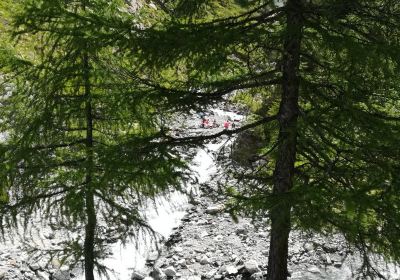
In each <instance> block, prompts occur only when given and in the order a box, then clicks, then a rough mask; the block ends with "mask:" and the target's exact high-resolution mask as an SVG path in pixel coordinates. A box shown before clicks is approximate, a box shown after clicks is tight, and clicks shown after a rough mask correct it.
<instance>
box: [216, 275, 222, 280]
mask: <svg viewBox="0 0 400 280" xmlns="http://www.w3.org/2000/svg"><path fill="white" fill-rule="evenodd" d="M214 279H215V280H220V279H222V275H221V274H215V275H214Z"/></svg>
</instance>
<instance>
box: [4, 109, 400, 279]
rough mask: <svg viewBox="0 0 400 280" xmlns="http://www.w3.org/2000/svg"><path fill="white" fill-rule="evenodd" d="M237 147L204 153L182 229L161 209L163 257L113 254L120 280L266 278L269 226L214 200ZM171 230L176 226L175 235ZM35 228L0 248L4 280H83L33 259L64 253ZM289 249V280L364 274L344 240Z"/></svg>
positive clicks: (57, 239) (387, 272)
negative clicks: (225, 154) (38, 251)
mask: <svg viewBox="0 0 400 280" xmlns="http://www.w3.org/2000/svg"><path fill="white" fill-rule="evenodd" d="M232 111H233V109H232V108H228V109H227V110H220V109H218V108H214V109H213V110H210V111H208V116H209V118H211V119H216V120H217V122H218V123H219V124H221V123H222V122H223V121H224V120H226V119H227V118H228V117H230V118H231V119H234V118H237V117H238V115H237V114H235V113H233V112H232ZM177 123H178V124H179V126H177V127H176V130H175V131H173V133H174V134H175V136H179V135H188V134H189V135H199V134H211V133H215V132H218V131H220V130H221V129H222V128H221V127H217V128H210V129H208V128H199V125H200V119H199V118H198V116H197V115H196V114H195V113H193V115H192V116H191V117H190V118H186V117H184V116H181V117H179V118H178V120H177ZM230 143H232V139H228V138H224V137H222V138H221V139H219V140H217V141H213V142H212V143H208V144H207V145H205V146H204V149H200V150H198V151H197V155H196V157H197V159H196V157H195V159H194V162H196V161H197V164H198V165H199V167H198V168H197V169H196V168H194V170H196V172H198V173H199V174H198V176H197V179H198V184H196V186H192V187H194V188H193V189H192V190H193V191H192V195H193V197H192V198H191V199H190V200H189V201H190V204H187V202H185V203H186V204H185V206H182V205H181V206H180V207H178V209H177V211H178V212H179V213H182V215H181V216H180V217H182V216H183V215H184V216H183V217H182V218H180V222H178V223H176V221H173V222H172V220H171V219H169V216H173V215H175V214H176V213H172V212H167V210H166V208H163V207H161V208H160V209H158V212H159V213H160V214H161V215H155V219H154V223H153V226H155V227H156V228H157V227H158V228H159V231H161V232H162V231H163V230H165V231H164V232H162V234H163V235H165V236H166V235H169V239H168V240H167V241H166V242H165V244H164V245H163V246H162V247H161V251H160V252H156V251H152V252H146V254H145V255H146V256H147V257H145V256H144V255H139V256H137V255H136V257H139V258H141V259H140V260H135V256H134V255H135V254H136V253H135V252H133V253H132V252H131V251H132V250H133V251H134V250H135V245H134V244H128V248H123V249H121V250H123V251H124V253H121V252H122V251H118V252H116V251H115V250H114V251H113V253H114V256H113V258H114V259H113V260H109V261H108V262H107V263H106V265H109V266H111V268H114V269H116V270H120V271H117V272H119V274H116V275H117V276H114V277H113V279H116V280H120V279H130V278H131V279H136V280H138V279H144V278H146V280H153V279H154V280H160V279H163V280H164V279H174V280H175V279H176V280H201V279H203V280H204V279H210V280H214V279H215V280H220V279H238V280H241V279H244V280H245V279H251V280H261V279H263V278H264V276H265V273H266V269H267V260H268V249H269V226H268V220H261V221H256V222H255V223H254V221H252V220H251V219H250V218H246V217H240V218H239V220H238V222H234V221H233V220H232V218H231V217H230V216H229V214H228V213H226V212H225V211H224V202H225V198H224V197H223V196H218V195H216V196H210V195H209V194H210V193H211V192H215V190H216V189H217V179H216V178H215V177H214V176H213V175H218V176H221V174H222V173H223V168H222V166H219V164H218V161H217V158H218V153H219V150H220V149H221V148H223V147H227V146H229V145H230ZM179 199H182V197H180V198H179ZM171 211H173V210H171ZM182 211H186V212H182ZM185 213H186V214H185ZM179 215H180V214H179ZM179 215H178V216H177V215H175V216H174V217H179ZM174 219H175V218H174ZM166 223H167V224H169V225H168V230H166V228H167V227H166V226H165V224H166ZM174 225H178V226H176V227H175V228H174V230H173V231H172V233H171V232H170V228H172V227H173V226H174ZM32 226H33V227H36V229H35V230H34V232H36V234H33V235H28V236H26V235H25V236H24V234H23V233H21V236H20V237H17V236H8V238H6V240H5V242H2V243H1V244H0V252H1V253H0V280H1V279H2V280H9V279H18V280H22V279H24V280H25V279H26V280H33V279H39V280H47V279H52V280H69V279H80V278H81V277H82V276H81V271H79V269H75V270H71V269H70V267H68V266H66V265H62V264H61V263H60V261H59V260H57V259H54V260H52V261H48V258H43V259H42V260H39V261H38V260H35V259H32V258H31V257H30V255H29V254H28V251H29V250H30V248H31V247H32V245H34V246H35V247H37V248H42V249H43V250H47V249H60V248H62V245H63V244H62V241H63V239H65V236H64V235H65V232H64V231H54V230H52V229H51V227H46V226H42V224H41V221H40V217H38V218H37V223H32ZM116 245H118V244H116ZM114 247H116V246H114ZM289 248H290V249H289V250H290V251H289V255H290V259H289V272H290V275H291V277H290V279H299V280H300V279H302V280H303V279H304V280H307V279H310V280H314V279H331V280H334V279H335V280H336V279H338V280H340V279H343V280H345V279H356V277H357V269H358V268H359V267H360V266H361V259H360V257H359V256H358V254H356V253H353V252H354V250H353V249H352V248H349V247H348V246H347V245H346V242H345V240H344V238H343V237H342V236H341V235H330V236H322V235H315V234H309V233H305V232H302V231H299V230H293V231H292V232H291V235H290V244H289ZM128 249H129V250H128ZM130 249H132V250H130ZM118 254H120V255H119V256H118ZM145 258H147V266H146V267H145V266H144V261H145ZM110 259H111V258H110ZM376 261H377V263H378V266H379V268H380V271H381V272H382V274H384V276H386V277H387V279H400V272H399V271H397V269H396V266H394V265H387V266H385V265H384V264H383V262H382V261H381V260H380V259H379V258H377V259H376ZM360 279H364V278H362V277H361V278H360Z"/></svg>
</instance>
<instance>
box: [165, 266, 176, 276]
mask: <svg viewBox="0 0 400 280" xmlns="http://www.w3.org/2000/svg"><path fill="white" fill-rule="evenodd" d="M164 273H165V275H167V276H168V277H174V276H175V275H176V270H175V268H174V267H173V266H169V267H167V268H166V269H164Z"/></svg>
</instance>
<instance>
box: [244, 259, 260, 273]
mask: <svg viewBox="0 0 400 280" xmlns="http://www.w3.org/2000/svg"><path fill="white" fill-rule="evenodd" d="M244 268H245V269H246V271H247V272H248V273H250V274H253V273H256V272H260V271H261V270H260V268H259V267H258V263H257V262H256V261H255V260H248V261H246V262H245V263H244Z"/></svg>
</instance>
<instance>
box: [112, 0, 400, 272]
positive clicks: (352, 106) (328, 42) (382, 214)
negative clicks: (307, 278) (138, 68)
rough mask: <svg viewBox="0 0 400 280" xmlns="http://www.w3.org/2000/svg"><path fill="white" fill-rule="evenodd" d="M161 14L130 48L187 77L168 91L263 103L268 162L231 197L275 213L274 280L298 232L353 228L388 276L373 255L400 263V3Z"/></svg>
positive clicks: (298, 2)
mask: <svg viewBox="0 0 400 280" xmlns="http://www.w3.org/2000/svg"><path fill="white" fill-rule="evenodd" d="M161 8H162V9H160V11H162V12H161V13H162V16H160V17H159V18H160V19H161V20H159V21H157V20H154V17H153V22H154V24H152V22H151V21H150V24H149V25H148V28H147V29H146V30H145V31H144V32H142V33H140V34H138V35H139V36H140V38H141V40H140V41H139V42H140V43H139V44H132V42H130V41H129V40H125V39H121V40H119V41H118V44H119V45H120V46H122V47H127V48H133V49H137V50H138V51H141V53H142V54H144V55H143V56H142V59H143V65H145V66H147V69H154V68H155V69H179V71H180V73H181V76H175V77H174V79H173V80H170V81H169V83H168V85H169V88H170V90H169V91H168V90H166V92H165V93H166V94H171V95H173V94H174V95H176V96H180V97H181V98H182V99H183V100H190V99H191V100H192V103H196V102H197V101H202V102H204V100H207V99H208V100H209V101H210V102H211V101H212V100H215V99H218V98H220V97H222V96H224V95H226V94H229V93H236V94H238V96H242V97H246V98H247V99H248V97H249V96H250V98H251V97H254V98H259V99H261V100H262V103H263V104H262V106H261V107H260V108H259V110H258V111H257V115H256V116H255V117H259V116H261V117H262V118H261V121H259V122H256V123H257V124H261V125H262V124H264V131H265V135H264V136H265V148H264V149H263V151H262V152H261V158H262V161H261V162H263V164H262V165H260V166H259V167H258V168H257V169H256V171H255V173H254V172H252V173H251V174H245V175H246V176H242V178H245V179H244V180H243V181H242V182H243V183H245V184H244V186H245V188H243V187H239V188H238V191H239V193H238V192H237V191H235V190H230V191H231V193H234V197H235V198H236V202H237V204H235V206H233V210H238V209H247V210H251V212H252V213H253V214H260V213H261V214H262V215H265V214H267V215H268V216H269V217H270V220H271V240H270V253H269V261H268V277H267V278H268V279H269V280H282V279H286V278H287V275H288V272H287V257H288V237H289V233H290V230H291V228H292V225H293V224H295V225H297V226H301V227H304V228H307V229H313V230H316V231H324V232H326V231H331V230H332V231H339V232H342V233H343V234H344V236H345V237H346V238H347V240H348V241H350V242H351V243H353V244H355V245H356V246H357V247H359V248H360V251H361V252H362V253H363V254H364V264H363V268H364V272H365V273H374V272H376V271H375V270H373V269H372V270H371V269H370V268H371V267H370V265H371V264H370V263H369V261H368V253H369V252H377V253H381V254H383V255H384V256H386V257H387V258H388V259H389V260H394V261H396V262H398V261H399V260H400V247H399V242H398V236H399V234H400V232H399V229H400V227H399V223H398V221H399V215H400V212H399V211H398V209H399V200H398V198H399V195H400V189H399V187H400V186H399V180H398V172H399V155H400V146H399V145H398V143H397V142H398V139H399V136H400V135H399V131H400V130H399V128H400V127H399V126H400V116H399V113H400V112H399V109H398V108H399V105H400V103H399V102H400V95H399V85H400V83H399V79H398V74H399V72H398V69H399V65H398V63H399V53H400V52H399V50H400V48H399V47H400V44H399V40H398V38H399V35H400V16H399V14H400V4H399V3H398V2H397V1H391V0H383V1H344V0H343V1H341V0H328V1H307V0H287V1H217V0H216V1H213V0H210V1H207V0H206V1H179V0H178V1H165V3H164V4H163V5H161ZM134 40H135V42H137V41H138V40H137V38H136V37H135V38H134ZM147 77H149V76H147ZM179 77H181V79H180V80H177V78H179ZM155 79H156V77H155ZM159 80H160V79H159ZM160 83H162V81H161V82H160ZM164 84H165V82H164ZM173 88H174V90H172V89H173ZM262 120H264V121H262ZM251 127H253V126H251ZM246 186H247V187H249V189H250V191H249V192H246ZM260 186H262V187H260ZM241 206H243V207H244V208H242V207H241ZM265 211H266V212H265ZM377 274H379V273H377Z"/></svg>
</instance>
